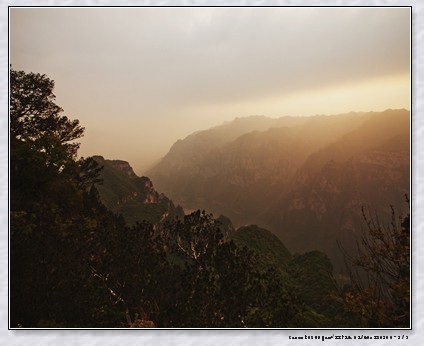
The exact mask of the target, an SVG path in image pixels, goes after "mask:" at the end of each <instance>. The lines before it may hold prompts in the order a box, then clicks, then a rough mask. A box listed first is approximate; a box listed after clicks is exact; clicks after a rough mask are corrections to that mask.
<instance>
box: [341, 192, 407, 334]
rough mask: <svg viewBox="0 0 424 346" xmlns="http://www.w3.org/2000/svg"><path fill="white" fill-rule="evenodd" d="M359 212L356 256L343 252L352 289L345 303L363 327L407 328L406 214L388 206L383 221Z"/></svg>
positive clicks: (346, 294) (347, 294) (346, 295)
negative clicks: (362, 229)
mask: <svg viewBox="0 0 424 346" xmlns="http://www.w3.org/2000/svg"><path fill="white" fill-rule="evenodd" d="M407 202H408V203H409V200H408V199H407ZM363 215H364V219H365V221H366V224H367V233H366V234H365V235H363V236H362V238H361V240H360V242H359V243H358V255H357V256H356V257H353V256H351V255H346V260H347V268H348V270H349V273H350V278H351V285H352V289H351V290H350V291H348V292H346V293H345V297H344V298H345V302H346V304H347V306H348V308H349V309H350V311H351V312H353V313H354V314H355V315H356V316H358V317H359V319H360V321H361V323H362V324H363V325H364V326H365V327H389V328H390V327H409V326H410V313H409V311H410V226H409V225H410V215H409V213H408V214H407V215H406V216H399V217H397V216H396V213H395V211H394V209H393V207H392V210H391V220H390V222H388V223H387V224H384V223H383V222H381V221H380V220H379V218H378V217H377V216H370V215H369V213H367V212H366V211H365V210H364V209H363Z"/></svg>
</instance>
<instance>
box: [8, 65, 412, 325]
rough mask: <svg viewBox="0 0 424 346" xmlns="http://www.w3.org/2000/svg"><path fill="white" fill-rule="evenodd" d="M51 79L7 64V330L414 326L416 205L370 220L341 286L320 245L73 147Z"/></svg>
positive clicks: (77, 130)
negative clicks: (200, 205) (412, 213)
mask: <svg viewBox="0 0 424 346" xmlns="http://www.w3.org/2000/svg"><path fill="white" fill-rule="evenodd" d="M53 89H54V82H53V81H52V80H51V79H49V78H48V77H47V76H45V75H40V74H34V73H25V72H23V71H16V70H13V69H12V70H11V71H10V95H11V98H10V239H9V245H10V258H9V260H10V267H9V268H10V272H9V282H10V327H11V328H127V327H135V328H143V327H153V328H270V327H272V328H324V327H328V328H336V327H337V328H345V327H352V328H362V327H374V328H380V327H389V328H390V327H409V325H410V318H409V297H410V292H409V276H410V273H409V263H410V258H409V243H410V235H409V214H408V215H398V214H397V212H395V211H392V213H391V217H392V218H391V219H390V220H389V224H388V225H386V223H385V221H380V220H378V219H375V218H374V217H373V216H371V217H370V218H367V219H365V220H364V222H365V224H366V225H367V227H368V233H366V234H365V235H364V238H362V244H363V246H361V247H360V250H361V251H360V252H359V254H358V256H351V254H350V253H347V254H345V259H346V263H347V265H348V266H349V268H350V270H351V271H350V274H351V275H350V281H349V282H348V283H347V285H345V286H344V287H339V286H338V283H337V282H336V280H335V278H334V275H333V264H332V263H331V260H330V259H329V257H328V256H327V255H326V254H325V253H323V252H321V251H308V252H306V253H294V252H292V250H291V249H290V246H287V247H286V245H285V244H283V243H282V242H281V241H280V240H279V239H278V238H277V237H276V236H275V235H273V234H272V233H271V232H269V231H268V230H266V229H264V228H261V227H259V226H244V227H240V228H238V229H237V230H235V229H234V227H233V225H232V222H231V220H230V219H229V218H228V217H226V216H223V215H220V216H219V217H218V218H215V217H213V215H212V214H209V213H207V212H205V211H200V210H197V211H195V212H193V213H191V214H189V215H183V214H182V213H181V212H179V211H178V208H175V207H174V204H173V202H172V201H171V200H170V199H168V198H167V197H165V196H164V195H161V194H160V193H158V192H157V191H156V190H155V189H153V186H152V183H151V181H150V180H149V179H148V178H146V177H144V178H143V177H142V178H140V177H137V176H136V175H135V174H134V172H133V171H132V168H131V166H130V165H129V164H128V163H127V162H124V161H120V160H113V161H109V160H105V159H104V158H103V157H100V156H97V157H89V158H78V156H77V153H78V148H79V144H78V142H77V141H78V140H79V139H80V138H81V136H82V135H83V134H84V128H83V127H82V126H81V125H80V123H79V121H78V120H71V119H69V118H68V117H67V116H65V115H63V110H62V109H61V108H60V107H59V106H58V105H56V103H55V96H54V93H53ZM292 125H293V124H292ZM270 131H273V130H270ZM284 131H288V132H290V131H291V130H287V129H286V130H284ZM257 135H259V136H260V134H259V133H256V134H253V136H257ZM249 136H251V135H249ZM237 140H243V139H240V138H238V139H237ZM249 141H250V140H249ZM232 143H233V142H232ZM385 143H386V142H382V145H383V148H385V145H386V144H385ZM396 148H397V147H396ZM297 149H298V150H299V152H303V150H304V148H302V146H300V147H298V148H297ZM361 153H362V151H361ZM305 157H306V154H305ZM323 157H325V151H323ZM318 161H319V160H318ZM324 161H325V160H324ZM251 162H254V161H251ZM305 181H307V180H305ZM117 213H119V214H117ZM223 214H224V215H227V214H226V213H223ZM164 215H165V216H164ZM158 225H160V227H158ZM370 259H371V260H370ZM370 263H371V264H372V266H369V264H370ZM361 270H366V271H367V272H368V273H369V278H370V280H369V281H367V280H364V276H363V275H362V274H363V273H362V272H361Z"/></svg>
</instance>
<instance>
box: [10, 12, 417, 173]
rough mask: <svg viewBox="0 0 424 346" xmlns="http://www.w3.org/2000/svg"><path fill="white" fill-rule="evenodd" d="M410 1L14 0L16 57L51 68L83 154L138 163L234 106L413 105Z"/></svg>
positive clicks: (30, 67)
mask: <svg viewBox="0 0 424 346" xmlns="http://www.w3.org/2000/svg"><path fill="white" fill-rule="evenodd" d="M410 20H411V13H410V9H409V8H388V7H387V8H382V7H380V8H356V7H346V8H343V7H338V8H290V7H271V8H269V7H262V8H261V7H254V8H248V7H242V8H240V7H237V8H235V7H234V8H233V7H215V8H213V7H189V8H187V7H178V8H172V7H165V8H160V7H155V8H142V7H136V8H10V62H11V65H12V67H13V68H14V69H15V70H24V71H26V72H35V73H41V74H46V75H47V76H48V77H49V78H51V79H53V80H54V81H55V83H56V87H55V94H56V96H57V103H58V104H59V105H60V106H61V107H62V108H63V109H64V110H65V114H66V115H68V116H69V117H70V118H75V119H79V120H80V122H81V124H82V125H83V126H84V127H85V128H86V132H85V136H84V138H83V139H82V146H81V149H80V152H79V153H80V155H82V156H90V155H95V154H101V155H103V156H105V157H107V158H111V159H114V158H117V159H118V158H119V159H123V160H128V161H129V162H130V163H131V165H132V166H133V167H134V168H135V169H136V171H137V172H138V173H141V172H143V171H144V170H145V169H147V168H148V167H149V165H151V164H152V163H154V162H155V160H158V159H159V158H160V157H161V156H163V155H165V154H166V152H167V151H168V150H169V148H170V146H171V145H172V144H173V143H174V142H175V141H176V140H178V139H179V138H184V137H185V136H187V135H189V134H190V133H192V132H194V131H197V130H201V129H205V128H209V127H211V126H215V125H218V124H220V123H222V122H224V121H229V120H232V119H234V118H235V117H243V116H249V115H253V114H262V115H266V116H270V117H280V116H284V115H313V114H337V113H343V112H350V111H381V110H384V109H387V108H407V109H410Z"/></svg>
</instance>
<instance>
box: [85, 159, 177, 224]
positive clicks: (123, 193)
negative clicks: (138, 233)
mask: <svg viewBox="0 0 424 346" xmlns="http://www.w3.org/2000/svg"><path fill="white" fill-rule="evenodd" d="M93 159H94V160H95V161H96V162H97V163H98V164H99V165H100V166H103V169H102V170H101V172H100V175H101V178H102V180H103V182H102V183H101V184H97V185H96V188H97V190H98V191H99V195H100V199H101V201H102V202H103V204H104V205H105V206H106V207H107V208H108V209H110V210H111V211H113V212H115V213H117V214H122V216H123V217H124V218H125V220H126V222H127V223H128V224H129V225H134V224H135V223H136V222H137V221H140V222H141V221H143V220H146V221H149V222H150V223H152V224H158V223H161V222H163V221H165V220H167V219H169V218H174V217H183V216H184V212H183V210H182V208H181V207H180V206H177V207H176V206H175V205H174V203H173V202H172V201H171V200H170V199H169V198H167V197H166V196H165V195H164V194H161V193H159V192H157V191H156V190H155V189H154V187H153V184H152V181H151V180H150V179H149V178H147V177H138V176H137V175H136V174H135V173H134V171H133V169H132V167H131V166H130V164H129V163H128V162H126V161H122V160H107V159H105V158H103V157H102V156H93Z"/></svg>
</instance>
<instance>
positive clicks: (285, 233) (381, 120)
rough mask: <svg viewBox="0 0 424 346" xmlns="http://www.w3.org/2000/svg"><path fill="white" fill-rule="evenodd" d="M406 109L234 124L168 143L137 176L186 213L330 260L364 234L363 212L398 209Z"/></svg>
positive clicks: (403, 190)
mask: <svg viewBox="0 0 424 346" xmlns="http://www.w3.org/2000/svg"><path fill="white" fill-rule="evenodd" d="M409 146H410V117H409V111H407V110H404V109H402V110H386V111H384V112H368V113H348V114H341V115H335V116H323V115H319V116H318V115H317V116H311V117H283V118H280V119H270V118H266V117H261V116H254V117H248V118H238V119H235V120H234V121H232V122H229V123H225V124H223V125H221V126H217V127H214V128H211V129H209V130H205V131H199V132H196V133H194V134H192V135H190V136H188V137H187V138H185V139H184V140H179V141H177V142H176V143H175V144H174V145H173V146H172V148H171V149H170V151H169V153H168V154H167V155H166V156H165V157H164V158H163V159H162V160H161V162H159V163H158V164H157V165H156V166H155V167H153V168H152V169H151V170H149V171H148V172H146V174H147V175H148V176H149V177H150V178H151V179H152V181H153V182H154V184H155V186H156V188H157V189H158V190H159V191H161V192H163V193H165V194H166V195H167V196H169V198H171V199H172V200H173V201H174V202H175V203H178V204H180V205H181V206H183V207H184V208H185V209H186V210H191V209H205V210H207V211H209V212H212V213H214V214H216V215H219V214H224V215H226V216H228V217H229V218H230V219H231V220H232V222H233V224H234V225H235V226H236V227H239V226H242V225H247V224H258V225H260V226H262V227H265V228H267V229H269V230H271V231H272V232H273V233H274V234H275V235H277V236H278V237H279V238H280V239H281V240H282V241H283V242H284V244H286V245H287V246H288V248H289V249H290V250H292V251H299V252H303V251H310V250H316V249H318V250H322V251H325V252H326V253H328V254H329V255H330V257H331V258H332V259H333V260H335V259H336V260H337V258H338V256H339V254H340V249H339V248H338V242H341V243H342V244H344V246H346V247H347V248H349V247H350V245H351V244H353V242H352V241H351V240H352V239H353V238H355V237H357V235H359V234H360V232H361V230H362V229H364V226H365V223H364V220H363V217H362V211H361V209H362V207H369V208H370V210H371V211H372V212H375V213H376V214H377V215H379V217H380V218H381V219H382V220H384V217H385V216H386V215H387V213H389V212H390V208H389V206H390V205H393V206H394V207H395V209H396V210H401V209H403V210H406V209H407V208H408V206H407V205H406V204H405V203H404V201H405V198H404V196H405V194H409V187H410V152H409Z"/></svg>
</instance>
